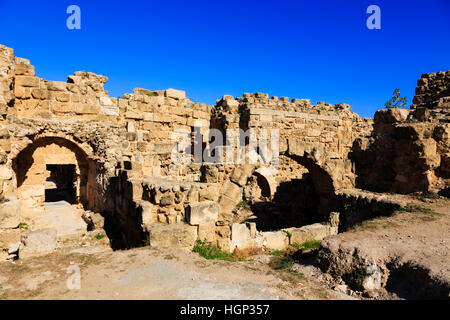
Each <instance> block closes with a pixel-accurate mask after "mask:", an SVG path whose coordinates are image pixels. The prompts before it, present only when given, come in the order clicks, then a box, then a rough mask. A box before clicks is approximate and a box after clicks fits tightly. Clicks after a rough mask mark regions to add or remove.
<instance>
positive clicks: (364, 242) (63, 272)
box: [0, 199, 450, 300]
mask: <svg viewBox="0 0 450 320" xmlns="http://www.w3.org/2000/svg"><path fill="white" fill-rule="evenodd" d="M430 201H431V202H430V203H424V204H423V206H424V207H429V208H430V209H431V210H432V211H427V212H423V211H420V210H419V211H415V212H398V213H397V214H395V215H394V216H392V217H386V218H377V219H375V220H372V221H366V222H364V223H363V224H361V225H360V226H357V227H355V228H354V229H353V230H350V231H348V232H345V233H342V234H338V235H336V236H333V237H330V238H328V239H326V240H325V241H336V242H339V244H344V245H347V246H354V247H358V248H359V250H361V251H364V252H368V254H369V255H370V254H372V255H373V256H374V257H375V258H377V257H382V256H396V255H397V256H401V257H403V259H405V260H411V261H416V262H417V263H420V264H422V265H424V266H426V267H427V268H429V269H430V270H431V273H432V274H433V275H435V276H436V277H439V278H440V279H442V281H448V282H449V283H450V276H449V275H450V269H449V266H450V260H449V256H448V251H449V250H448V248H449V245H450V243H449V241H450V238H449V237H450V232H449V231H450V223H449V222H450V205H449V204H450V201H448V200H442V199H440V200H430ZM103 240H105V239H103ZM270 259H273V256H270V255H258V256H253V257H250V258H249V259H247V261H239V262H228V261H221V260H206V259H204V258H202V257H200V256H199V255H198V254H196V253H193V252H191V251H190V250H188V249H162V248H150V247H143V248H136V249H131V250H124V251H112V250H111V249H110V248H109V247H108V246H107V241H99V243H98V244H96V245H91V246H85V247H79V248H76V247H72V248H65V249H62V250H60V251H58V252H55V253H53V254H50V255H47V256H43V257H36V258H29V259H24V260H16V261H8V262H3V263H1V264H0V299H193V300H197V299H199V300H200V299H243V300H246V299H268V300H271V299H281V300H292V299H359V298H365V297H364V296H361V295H360V294H358V292H354V291H352V290H350V289H349V288H348V287H347V286H346V284H345V283H344V282H343V281H342V280H339V279H336V278H333V277H331V276H330V275H329V274H325V273H323V272H321V271H320V269H319V268H318V267H317V266H316V265H315V264H314V263H313V261H314V257H312V258H311V257H310V258H300V260H298V261H297V263H295V264H294V265H293V266H292V267H291V268H290V269H288V270H281V271H280V270H275V269H273V268H272V267H271V266H270V263H269V262H270ZM77 267H79V269H80V279H81V281H80V289H77V288H73V286H72V287H70V285H69V286H68V282H69V284H70V283H72V284H73V282H70V281H71V280H73V279H74V278H73V276H74V273H72V272H73V270H74V269H73V268H75V269H76V268H77ZM68 268H69V269H68ZM378 298H385V299H393V298H394V299H397V298H402V297H399V296H396V295H395V294H392V295H384V296H380V297H378Z"/></svg>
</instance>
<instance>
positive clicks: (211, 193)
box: [199, 185, 219, 201]
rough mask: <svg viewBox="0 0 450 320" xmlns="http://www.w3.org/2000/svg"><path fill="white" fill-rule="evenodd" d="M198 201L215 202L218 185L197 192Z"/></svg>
mask: <svg viewBox="0 0 450 320" xmlns="http://www.w3.org/2000/svg"><path fill="white" fill-rule="evenodd" d="M199 197H200V199H199V200H200V201H208V200H209V201H217V200H218V198H219V185H210V186H208V187H206V188H203V189H200V191H199Z"/></svg>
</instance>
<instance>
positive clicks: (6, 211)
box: [0, 199, 20, 229]
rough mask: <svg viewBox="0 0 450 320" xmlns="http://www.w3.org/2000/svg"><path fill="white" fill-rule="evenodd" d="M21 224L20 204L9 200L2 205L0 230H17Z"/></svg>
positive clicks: (0, 209)
mask: <svg viewBox="0 0 450 320" xmlns="http://www.w3.org/2000/svg"><path fill="white" fill-rule="evenodd" d="M19 223H20V202H19V200H16V199H14V200H9V201H7V202H4V203H2V204H0V229H12V228H17V226H18V225H19Z"/></svg>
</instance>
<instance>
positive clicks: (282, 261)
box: [269, 255, 294, 270]
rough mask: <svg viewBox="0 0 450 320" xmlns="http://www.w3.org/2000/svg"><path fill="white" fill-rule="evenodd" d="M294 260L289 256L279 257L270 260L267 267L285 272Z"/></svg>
mask: <svg viewBox="0 0 450 320" xmlns="http://www.w3.org/2000/svg"><path fill="white" fill-rule="evenodd" d="M293 264H294V259H292V257H290V256H285V255H280V256H274V257H273V258H272V259H270V262H269V266H270V267H271V268H272V269H274V270H285V269H289V268H290V267H292V265H293Z"/></svg>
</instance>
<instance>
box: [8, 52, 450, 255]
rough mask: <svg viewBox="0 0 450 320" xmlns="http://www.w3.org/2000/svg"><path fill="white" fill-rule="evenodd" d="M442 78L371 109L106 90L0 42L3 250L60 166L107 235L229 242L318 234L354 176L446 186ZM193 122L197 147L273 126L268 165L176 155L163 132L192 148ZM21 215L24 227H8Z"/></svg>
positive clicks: (358, 184) (122, 241)
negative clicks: (275, 139) (216, 135)
mask: <svg viewBox="0 0 450 320" xmlns="http://www.w3.org/2000/svg"><path fill="white" fill-rule="evenodd" d="M449 79H450V72H446V73H444V72H440V73H437V74H424V75H423V76H422V78H421V79H420V80H419V81H418V87H417V90H416V97H415V98H414V105H413V106H412V110H411V112H409V111H408V110H381V111H378V112H377V113H376V114H375V118H374V120H372V119H369V118H360V117H359V116H358V115H356V114H355V113H352V112H351V107H350V106H349V105H346V104H337V105H330V104H326V103H322V102H320V103H318V104H316V105H311V104H310V102H309V100H306V99H289V98H287V97H281V98H278V97H269V95H268V94H263V93H255V94H247V93H245V94H244V95H243V97H241V98H236V99H234V98H233V97H232V96H228V95H225V96H223V98H222V99H220V100H218V101H217V103H216V105H215V106H209V105H206V104H202V103H196V102H193V101H191V100H190V99H189V98H187V97H186V95H185V92H184V91H180V90H174V89H167V90H160V91H151V90H147V89H141V88H136V89H134V92H133V93H130V94H124V95H123V96H122V97H118V98H113V97H109V95H108V92H107V91H105V90H104V83H105V82H106V81H107V78H106V77H104V76H100V75H96V74H93V73H90V72H86V71H80V72H75V73H74V75H71V76H69V77H68V80H67V82H62V81H48V80H44V79H41V78H39V77H37V76H36V73H35V69H34V66H32V65H31V64H30V61H28V60H26V59H23V58H18V57H15V55H14V52H13V50H12V49H10V48H7V47H4V46H0V111H1V115H2V118H1V119H0V194H1V204H0V249H3V250H8V246H9V245H10V244H11V243H10V242H11V241H12V240H11V241H10V240H5V239H17V238H18V237H20V234H21V233H22V232H29V231H30V230H31V231H35V230H33V227H34V226H33V219H34V217H37V216H40V215H43V214H45V213H44V211H43V209H42V208H43V205H44V203H45V201H46V194H47V193H48V186H49V185H51V184H52V183H53V182H51V181H50V182H49V179H50V180H52V177H53V176H55V175H56V176H57V175H58V174H60V175H61V172H65V173H64V174H65V176H59V177H58V176H57V177H56V178H58V179H60V180H61V179H62V180H64V179H66V178H67V177H68V178H67V179H69V180H70V181H69V182H70V183H69V184H73V197H74V202H75V203H78V204H79V205H80V206H83V207H84V208H85V209H88V210H92V211H94V212H98V213H101V214H102V215H103V216H104V217H105V228H107V229H108V230H107V232H108V236H109V237H110V238H111V241H112V245H113V247H116V248H124V247H132V246H136V245H143V244H148V241H147V239H149V240H150V245H153V246H191V245H192V244H193V243H194V242H195V240H197V239H200V240H207V241H210V242H213V243H216V244H218V245H219V246H220V247H222V248H224V249H227V250H231V251H232V250H234V249H235V248H236V247H238V248H245V247H252V246H258V247H265V248H268V249H277V248H282V247H283V246H285V245H287V244H288V243H289V241H303V240H305V241H306V240H309V239H321V238H323V237H325V236H326V235H329V234H332V233H335V232H337V228H338V224H339V223H338V220H339V219H338V217H337V216H336V215H335V214H330V213H331V212H336V211H339V212H341V216H342V215H343V214H344V215H345V210H343V209H342V208H343V203H344V202H345V201H350V200H348V199H351V198H352V197H355V192H356V193H358V191H357V190H356V188H361V189H366V190H371V191H382V192H386V191H396V192H406V193H407V192H415V191H425V190H436V191H439V190H445V189H446V188H448V187H449V185H450V175H449V172H450V160H449V159H450V156H449V154H450V150H449V145H450V144H449V139H450V136H449V135H450V128H449V113H448V110H449V103H450V100H449V99H450V97H449V96H450V93H449ZM198 126H201V129H200V130H201V132H200V133H201V134H202V146H201V149H202V150H204V149H205V148H207V147H208V146H209V143H210V142H209V141H208V140H209V139H208V133H209V131H210V129H219V130H220V131H221V132H223V133H226V132H238V131H237V129H241V130H243V131H245V130H248V129H252V130H254V134H255V135H256V136H257V137H258V138H259V139H261V137H260V133H261V132H262V129H264V130H267V132H268V133H269V134H271V133H273V132H277V133H279V159H278V164H279V168H278V170H275V171H274V170H273V168H271V167H270V166H268V165H267V164H264V163H263V162H261V161H259V162H257V163H254V164H248V163H247V164H241V165H235V164H226V163H225V164H222V163H214V164H212V163H194V162H192V163H182V162H181V163H176V162H174V161H173V160H172V157H171V153H172V151H173V150H178V149H174V148H176V147H177V142H179V141H178V140H177V137H176V136H173V132H174V131H175V130H184V131H185V132H187V133H188V134H189V135H190V137H191V138H192V139H191V143H192V148H195V146H194V140H193V138H194V137H195V136H196V134H197V133H198V132H197V129H196V128H197V127H198ZM230 130H235V131H230ZM237 135H239V133H237ZM224 142H225V141H224ZM224 147H225V146H224ZM223 150H225V148H224V149H223ZM227 150H228V151H227V152H229V149H227ZM179 151H182V150H181V149H180V150H179ZM247 151H249V150H248V146H247ZM250 153H251V152H250ZM261 154H262V155H263V156H264V157H265V156H268V157H269V158H270V156H271V154H270V152H268V154H264V150H262V151H261V150H260V155H261ZM260 155H258V154H253V155H251V156H253V157H256V158H255V159H258V157H260ZM58 172H59V173H58ZM67 179H66V180H67ZM72 180H73V181H72ZM349 190H352V191H349ZM295 192H297V193H298V195H296V194H295ZM372 198H373V199H378V198H377V197H371V199H372ZM286 199H287V201H286ZM290 199H291V200H294V199H295V201H290ZM374 201H382V200H374ZM255 214H256V215H259V217H256V218H255V216H254V215H255ZM377 214H378V213H377ZM25 220H26V221H27V223H28V224H29V225H30V230H28V231H24V230H20V229H18V226H19V224H20V223H21V222H24V221H25ZM353 220H354V219H353V218H351V219H350V217H346V216H344V217H343V218H342V221H344V222H345V223H349V221H353ZM262 222H264V223H262ZM318 222H322V223H318ZM324 222H326V223H324ZM277 223H278V224H277ZM305 223H309V224H311V223H312V225H310V226H304V224H305ZM314 223H315V224H314ZM271 225H272V226H273V230H274V229H279V227H280V226H281V227H283V228H287V229H286V230H289V231H288V233H290V234H292V235H293V236H292V237H290V238H289V239H288V238H287V237H286V234H287V233H285V232H281V231H278V232H271V231H270V226H271ZM275 226H277V227H275ZM302 226H303V227H302ZM257 227H258V228H263V229H265V230H266V229H267V230H268V231H265V232H261V231H260V230H259V229H258V228H257ZM293 227H295V228H293ZM12 234H13V236H11V235H12ZM5 235H8V236H5ZM2 236H3V238H2Z"/></svg>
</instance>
